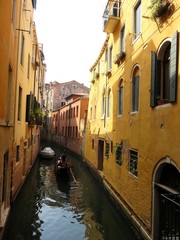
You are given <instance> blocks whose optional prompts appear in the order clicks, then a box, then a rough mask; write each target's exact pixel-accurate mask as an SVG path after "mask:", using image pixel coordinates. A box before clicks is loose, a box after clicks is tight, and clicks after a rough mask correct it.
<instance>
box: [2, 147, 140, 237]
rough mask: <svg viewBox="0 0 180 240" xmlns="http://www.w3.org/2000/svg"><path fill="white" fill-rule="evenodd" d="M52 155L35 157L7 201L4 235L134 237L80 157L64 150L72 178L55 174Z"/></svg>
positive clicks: (57, 149)
mask: <svg viewBox="0 0 180 240" xmlns="http://www.w3.org/2000/svg"><path fill="white" fill-rule="evenodd" d="M51 147H52V149H53V150H55V151H56V157H55V159H54V160H43V159H40V158H39V159H37V162H36V164H35V165H34V167H33V168H32V171H31V173H30V175H29V176H28V178H27V180H26V182H25V184H24V186H23V188H22V189H21V191H20V193H19V194H18V197H17V199H16V201H15V203H14V204H13V206H12V212H11V215H10V220H9V225H8V229H7V236H6V237H5V239H7V240H33V239H34V240H40V239H41V240H82V239H89V240H103V239H104V240H106V239H107V240H136V239H140V237H138V236H137V234H135V232H134V231H133V230H132V227H131V225H130V224H129V223H128V221H127V220H126V218H125V216H124V215H123V214H122V213H121V211H120V210H119V209H117V208H116V207H115V206H114V204H113V203H112V201H111V200H110V199H109V197H108V196H107V194H106V193H105V191H104V189H103V187H102V185H101V184H100V183H99V182H98V181H97V179H96V178H95V177H94V176H93V175H92V173H91V172H90V171H89V169H88V168H87V167H86V166H85V165H84V164H83V163H82V162H81V160H80V159H78V158H77V157H74V156H73V155H70V154H69V153H68V154H67V155H68V159H69V160H70V161H71V162H72V163H73V173H74V176H75V178H76V181H73V178H70V179H64V180H62V179H61V178H60V177H58V176H56V175H55V171H54V170H55V169H54V166H55V161H56V159H57V158H58V156H60V154H61V152H62V151H61V149H60V148H58V147H57V146H54V145H52V146H51Z"/></svg>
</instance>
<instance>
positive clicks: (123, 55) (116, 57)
mask: <svg viewBox="0 0 180 240" xmlns="http://www.w3.org/2000/svg"><path fill="white" fill-rule="evenodd" d="M125 55H126V53H125V52H124V51H120V53H118V54H116V56H115V58H114V63H115V64H119V63H120V61H121V60H122V59H123V58H124V57H125Z"/></svg>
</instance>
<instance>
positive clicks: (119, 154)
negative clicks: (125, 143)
mask: <svg viewBox="0 0 180 240" xmlns="http://www.w3.org/2000/svg"><path fill="white" fill-rule="evenodd" d="M115 161H116V163H117V164H119V165H121V164H122V144H119V145H117V146H116V160H115Z"/></svg>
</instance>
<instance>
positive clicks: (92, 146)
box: [91, 139, 94, 149]
mask: <svg viewBox="0 0 180 240" xmlns="http://www.w3.org/2000/svg"><path fill="white" fill-rule="evenodd" d="M91 148H92V149H94V139H92V145H91Z"/></svg>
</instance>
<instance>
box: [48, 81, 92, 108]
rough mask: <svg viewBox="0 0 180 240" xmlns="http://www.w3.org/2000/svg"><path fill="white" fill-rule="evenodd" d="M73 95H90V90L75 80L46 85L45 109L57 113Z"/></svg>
mask: <svg viewBox="0 0 180 240" xmlns="http://www.w3.org/2000/svg"><path fill="white" fill-rule="evenodd" d="M71 94H89V88H88V87H86V86H84V85H83V84H82V83H79V82H77V81H75V80H72V81H69V82H64V83H59V82H56V81H55V82H51V83H46V84H45V107H46V109H47V110H50V111H55V110H57V109H59V108H60V107H62V106H63V105H64V104H65V98H66V97H67V96H69V95H71Z"/></svg>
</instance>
